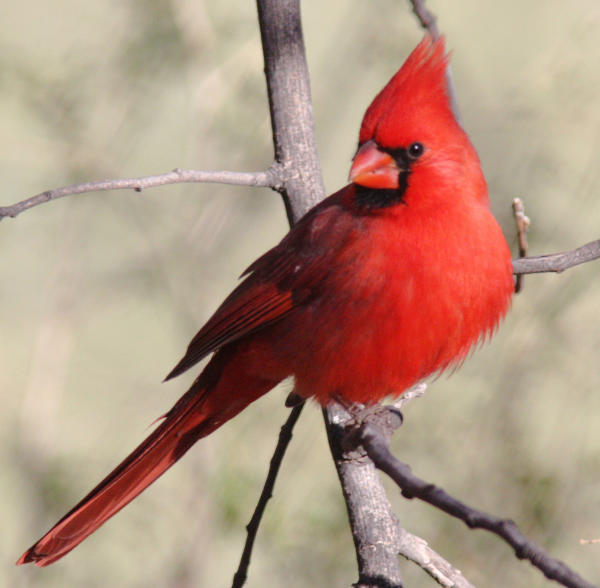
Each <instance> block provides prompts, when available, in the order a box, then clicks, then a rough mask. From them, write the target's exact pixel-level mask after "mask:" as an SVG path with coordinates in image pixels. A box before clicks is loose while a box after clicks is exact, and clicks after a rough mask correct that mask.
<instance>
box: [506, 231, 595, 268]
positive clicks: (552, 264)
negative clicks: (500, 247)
mask: <svg viewBox="0 0 600 588" xmlns="http://www.w3.org/2000/svg"><path fill="white" fill-rule="evenodd" d="M599 258H600V239H598V240H597V241H591V242H590V243H586V244H585V245H582V246H581V247H578V248H577V249H573V250H572V251H564V252H562V253H551V254H549V255H540V256H539V257H521V258H519V259H513V262H512V263H513V271H514V273H515V274H538V273H544V272H555V273H560V272H563V271H565V270H566V269H569V268H571V267H574V266H576V265H580V264H582V263H587V262H588V261H593V260H594V259H599Z"/></svg>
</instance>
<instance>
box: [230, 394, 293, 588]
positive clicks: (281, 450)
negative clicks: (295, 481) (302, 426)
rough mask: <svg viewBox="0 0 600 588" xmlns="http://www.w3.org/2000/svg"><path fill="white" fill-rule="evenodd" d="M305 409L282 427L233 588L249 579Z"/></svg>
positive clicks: (249, 526)
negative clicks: (260, 530) (254, 552)
mask: <svg viewBox="0 0 600 588" xmlns="http://www.w3.org/2000/svg"><path fill="white" fill-rule="evenodd" d="M303 408H304V403H302V404H297V405H296V406H295V407H294V408H293V409H292V410H291V411H290V414H289V416H288V418H287V420H286V421H285V423H284V424H283V426H282V427H281V431H280V432H279V439H278V441H277V446H276V447H275V451H274V452H273V457H271V462H270V465H269V472H268V474H267V478H266V480H265V484H264V486H263V489H262V492H261V493H260V498H259V499H258V503H257V504H256V508H255V510H254V514H253V515H252V518H251V519H250V522H249V523H248V525H247V526H246V530H247V531H248V535H247V537H246V543H245V544H244V551H243V552H242V557H241V558H240V563H239V565H238V569H237V572H236V573H235V575H234V576H233V582H232V584H231V588H241V587H242V586H243V585H244V584H245V583H246V578H247V577H248V566H249V565H250V556H251V555H252V548H253V546H254V540H255V539H256V534H257V532H258V528H259V526H260V521H261V519H262V516H263V514H264V512H265V508H266V506H267V502H268V501H269V499H270V498H271V497H272V496H273V488H274V486H275V480H276V479H277V474H278V472H279V467H280V466H281V462H282V461H283V458H284V456H285V452H286V450H287V448H288V445H289V444H290V441H291V440H292V431H293V430H294V425H295V424H296V421H297V420H298V418H299V417H300V413H301V412H302V409H303Z"/></svg>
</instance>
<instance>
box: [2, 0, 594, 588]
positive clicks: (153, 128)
mask: <svg viewBox="0 0 600 588" xmlns="http://www.w3.org/2000/svg"><path fill="white" fill-rule="evenodd" d="M430 7H431V9H432V10H433V11H434V12H435V13H436V14H437V15H438V17H439V23H440V27H441V29H442V30H443V31H444V33H445V34H446V35H447V39H448V46H449V48H450V49H451V50H452V51H453V61H452V65H453V72H454V77H455V81H456V84H457V87H458V96H459V100H460V104H461V108H462V113H463V118H464V125H465V127H466V128H467V130H468V131H469V133H470V135H471V137H472V140H473V142H474V143H475V145H476V147H477V149H478V151H479V153H480V156H481V159H482V163H483V166H484V170H485V172H486V176H487V178H488V181H489V184H490V192H491V195H492V200H493V208H494V212H495V213H496V215H497V217H498V218H499V220H500V221H501V223H502V226H503V228H504V231H505V234H506V235H507V238H508V240H509V243H510V244H511V246H512V247H513V250H514V246H515V238H514V234H515V231H514V227H513V223H512V219H511V213H510V202H511V199H512V198H513V197H515V196H520V197H522V198H523V199H524V200H525V203H526V207H527V213H528V214H529V215H530V216H531V218H532V230H531V235H530V241H531V254H542V253H549V252H554V251H559V250H565V249H570V248H573V247H575V246H578V245H580V244H582V243H584V242H587V241H590V240H593V239H597V238H598V237H600V200H599V198H598V193H599V191H600V166H599V161H600V155H599V147H600V134H599V133H600V106H599V105H600V68H599V66H598V64H599V63H600V41H599V40H598V39H599V34H600V3H598V2H597V0H580V1H578V2H571V3H567V2H562V1H559V0H537V1H530V2H527V3H523V2H518V1H517V0H506V1H505V2H491V1H488V2H481V1H478V0H455V1H454V2H449V1H444V0H438V1H434V0H431V2H430ZM2 11H3V16H2V24H1V25H0V133H1V135H2V137H3V139H2V141H1V142H0V174H1V177H2V194H1V196H0V204H9V203H12V202H14V201H17V200H20V199H23V198H25V197H27V196H30V195H32V194H35V193H38V192H40V191H43V190H45V189H48V188H52V187H56V186H62V185H66V184H70V183H74V182H78V181H83V180H90V179H103V178H108V177H131V176H140V175H146V174H154V173H159V172H164V171H168V170H170V169H172V168H174V167H190V168H198V169H224V168H225V169H233V170H255V169H262V168H265V167H266V166H268V165H269V163H270V159H271V156H272V147H271V138H270V126H269V120H268V108H267V102H266V97H265V90H264V80H263V74H262V55H261V49H260V44H259V36H258V30H257V25H256V15H255V7H254V4H253V3H252V2H241V1H240V0H235V1H234V0H219V1H216V0H206V1H198V0H195V1H194V0H141V1H138V2H132V1H125V2H123V1H119V2H117V1H116V0H111V1H105V2H97V3H93V2H77V1H75V0H56V1H55V2H52V3H49V2H41V1H39V0H38V1H36V0H31V1H29V2H23V3H4V6H3V10H2ZM303 12H304V26H305V37H306V43H307V50H308V58H309V65H310V69H311V73H312V89H313V97H314V104H315V116H316V123H317V133H318V142H319V150H320V155H321V158H322V163H323V170H324V178H325V183H326V186H327V190H328V191H329V192H332V191H334V190H335V189H337V188H339V187H341V186H342V185H343V184H344V183H345V178H346V174H347V170H348V165H349V161H350V158H351V156H352V155H353V151H354V148H355V144H356V137H357V132H358V126H359V123H360V120H361V117H362V114H363V112H364V109H365V107H366V106H367V105H368V103H369V101H370V100H371V98H372V97H373V96H374V95H375V93H376V92H377V91H378V90H379V89H380V88H381V87H382V86H383V85H384V84H385V82H387V80H388V79H389V77H390V76H391V74H392V73H393V72H394V71H395V70H396V69H397V67H398V66H399V65H400V64H401V63H402V62H403V60H404V59H405V57H406V56H407V55H408V53H409V51H410V50H411V48H412V47H413V46H414V45H415V44H416V43H417V42H418V40H419V39H420V38H421V35H422V33H421V31H420V30H419V28H418V26H417V24H416V22H415V20H414V18H413V16H412V15H411V13H410V10H409V7H408V4H407V3H405V2H402V1H392V0H373V1H368V2H365V1H364V0H345V1H342V0H332V1H330V2H314V1H311V0H307V1H306V2H304V4H303ZM285 231H286V220H285V215H284V210H283V207H282V205H281V202H280V200H279V197H278V196H277V195H276V194H275V193H272V192H269V191H267V190H258V189H247V188H234V187H226V186H210V185H187V186H184V185H181V186H172V187H164V188H161V189H154V190H149V191H146V192H144V193H142V194H137V193H134V192H121V193H96V194H88V195H82V196H74V197H70V198H67V199H64V200H61V201H57V202H54V203H51V204H47V205H44V206H40V207H38V208H36V209H33V210H31V211H28V212H26V213H24V214H23V215H22V216H20V217H19V218H18V219H16V220H11V219H8V220H6V221H4V222H2V223H1V224H0V248H1V255H0V275H1V276H2V286H1V288H0V333H1V337H0V362H1V363H0V389H1V393H2V403H3V410H2V412H1V414H0V425H1V426H0V459H1V461H2V466H1V468H0V505H1V507H0V527H1V528H2V533H1V534H0V584H1V583H2V581H4V582H5V585H6V586H31V587H34V586H35V587H38V586H44V587H65V586H68V587H70V586H86V587H95V586H109V585H110V586H126V587H137V586H139V587H142V586H144V587H145V586H161V587H163V586H164V587H172V588H175V587H177V588H184V587H191V586H195V587H197V586H228V585H229V583H230V581H231V577H232V575H233V572H234V570H235V567H236V565H237V561H238V558H239V555H240V552H241V547H242V543H243V540H244V537H245V529H244V525H245V524H246V522H247V521H248V519H249V517H250V515H251V512H252V509H253V506H254V504H255V501H256V498H257V496H258V494H259V491H260V488H261V485H262V481H263V478H264V475H265V471H266V468H267V462H268V459H269V457H270V454H271V451H272V448H273V446H274V444H275V440H276V435H277V433H278V429H279V426H280V424H281V423H282V421H283V419H284V418H285V416H286V414H287V410H286V409H285V408H283V405H282V404H283V399H284V397H285V390H283V391H282V390H279V391H275V392H274V393H272V394H270V395H269V396H268V397H266V398H264V399H262V400H261V401H259V402H257V403H256V404H255V405H253V406H252V407H250V408H249V409H248V410H246V411H245V412H244V413H243V414H242V415H241V416H240V417H238V418H237V419H235V420H234V421H233V422H232V423H230V424H228V425H227V426H225V427H224V428H223V429H222V430H220V431H219V432H217V433H216V434H214V435H213V436H212V437H210V438H209V439H207V440H205V441H203V442H202V443H200V444H198V446H196V447H195V448H194V449H193V450H192V451H191V452H190V453H189V454H188V455H187V456H186V457H185V459H183V460H182V462H180V463H179V464H178V465H177V466H176V467H175V468H173V469H172V470H171V471H170V472H169V473H168V474H167V475H165V476H164V477H163V478H162V479H161V480H160V481H159V482H158V483H157V484H155V485H154V486H153V487H152V488H151V489H150V490H149V491H147V492H146V493H144V494H143V496H141V497H140V498H138V499H137V500H136V501H135V502H134V503H133V504H132V505H130V506H129V507H128V508H127V509H125V510H124V511H123V512H122V513H120V514H119V515H118V516H117V517H116V518H115V519H113V520H112V521H111V522H110V523H109V524H107V525H106V526H105V527H103V528H102V529H101V530H100V531H99V532H97V533H96V534H95V535H94V536H93V537H91V538H90V539H88V540H87V541H85V542H84V543H83V544H82V545H81V546H80V547H78V548H77V550H76V551H75V552H73V553H71V554H70V555H69V556H68V557H66V558H65V559H64V560H62V561H60V562H59V563H58V564H56V565H54V566H52V567H50V568H47V569H42V570H40V569H37V568H35V567H33V566H27V567H21V568H15V566H14V561H15V560H16V559H17V557H18V556H19V555H20V554H21V553H22V551H23V550H24V549H25V548H27V547H28V546H29V545H31V543H32V542H33V541H34V540H35V539H37V538H38V537H39V536H40V535H41V534H42V533H43V532H44V531H46V530H47V529H48V527H49V526H50V525H51V524H52V523H54V522H55V521H56V520H57V519H58V518H59V517H60V516H62V515H63V514H64V513H65V512H66V510H67V509H68V508H70V507H71V506H72V505H73V504H74V503H75V502H76V501H77V500H78V499H79V498H81V496H82V495H83V494H84V493H86V492H87V491H88V490H89V489H90V488H91V487H92V486H93V485H94V484H96V482H98V481H99V480H100V479H101V478H102V477H103V476H104V475H105V474H106V473H108V471H109V470H110V469H112V467H113V466H115V465H116V464H117V463H118V462H119V461H120V460H121V458H122V457H124V456H125V455H126V454H127V453H129V451H130V450H131V449H133V447H134V446H135V445H136V444H137V443H138V442H139V441H140V440H141V439H142V438H143V437H144V436H145V434H147V431H148V429H147V427H148V425H149V424H150V423H151V422H152V421H153V420H154V419H155V418H156V417H157V416H158V415H160V414H162V413H164V412H165V410H167V409H168V408H169V407H170V406H171V405H172V403H173V402H174V401H175V400H176V399H177V398H178V397H179V395H180V394H181V393H182V392H183V391H184V390H185V389H186V385H187V384H188V383H189V382H190V381H191V379H192V378H193V375H194V374H186V376H185V377H182V378H179V379H177V380H175V381H174V382H170V383H169V384H164V385H161V384H160V381H161V379H162V378H163V377H164V375H165V374H166V373H167V372H168V371H169V370H170V369H171V368H172V367H173V365H174V364H175V362H176V361H177V360H178V359H179V357H180V356H181V354H182V352H183V351H184V349H185V347H186V345H187V343H188V340H189V339H190V337H191V336H192V335H193V334H194V333H195V332H196V330H197V328H198V327H199V326H200V325H201V324H202V323H203V321H204V320H205V319H206V318H207V317H208V316H209V315H210V314H211V312H212V311H213V310H214V309H215V307H216V306H217V305H218V303H219V302H220V301H221V300H222V298H223V297H224V296H225V295H226V294H227V293H228V292H229V290H230V289H231V288H232V287H233V286H234V284H235V283H236V276H238V275H239V274H240V273H241V271H242V270H243V269H244V268H245V267H246V266H247V265H248V264H249V263H250V262H251V261H252V260H253V259H254V258H255V257H256V256H257V255H258V254H259V253H261V252H263V251H264V250H265V249H266V248H268V247H270V246H271V245H273V244H275V243H276V242H277V241H278V240H279V239H280V238H281V236H282V235H283V234H284V233H285ZM599 273H600V265H599V264H598V263H596V264H589V265H586V266H583V267H579V268H576V269H572V270H570V271H568V272H567V273H565V274H563V275H561V276H554V275H541V276H530V277H527V278H526V280H525V290H524V292H523V293H522V294H521V295H519V296H518V297H517V298H516V300H515V303H514V307H513V310H512V312H511V314H510V316H509V317H508V319H507V320H506V321H505V323H504V324H503V326H502V328H501V330H500V332H499V334H498V335H497V336H496V337H495V339H494V340H493V342H492V343H491V344H490V345H487V346H485V347H484V348H482V349H481V350H478V351H477V353H476V354H475V355H474V356H473V357H472V358H471V359H469V361H468V362H467V363H466V364H465V366H464V367H463V368H462V369H461V370H460V371H459V372H458V373H457V374H455V375H453V376H452V378H446V377H442V378H440V379H438V380H437V381H435V382H434V383H433V385H431V387H430V389H429V391H428V393H427V395H426V397H425V398H424V399H421V400H418V401H415V402H413V403H412V405H410V406H409V407H408V408H407V409H406V411H405V417H406V420H405V425H404V427H403V428H402V429H401V430H400V431H399V432H398V433H397V434H396V436H395V439H394V446H395V451H396V453H397V455H398V456H399V457H400V458H401V459H403V460H404V461H407V462H409V463H410V464H411V465H412V466H413V468H414V470H415V472H416V473H418V474H419V475H421V476H423V477H425V478H426V479H429V480H432V481H435V482H436V483H438V484H440V485H442V486H443V487H445V488H446V489H447V490H448V491H450V492H451V493H453V494H455V495H456V496H458V497H460V498H462V499H463V500H464V501H466V502H468V503H470V504H473V505H476V506H478V507H480V508H483V509H485V510H488V511H491V512H493V513H496V514H499V515H502V516H508V517H511V518H513V519H515V520H516V521H517V522H518V523H519V525H520V526H521V528H522V529H523V531H524V532H525V533H527V534H528V535H529V536H530V537H531V538H533V539H534V540H536V541H537V542H539V543H541V544H542V545H544V546H546V547H547V548H548V549H549V550H550V551H551V552H552V553H553V554H554V555H555V556H557V557H559V558H561V559H564V560H565V561H566V562H568V563H569V564H571V565H572V566H573V567H574V568H576V569H577V570H578V571H579V572H580V573H582V574H583V575H584V576H585V577H587V578H588V579H589V580H595V581H596V582H598V581H600V545H599V544H596V545H583V546H582V545H580V544H579V539H580V538H598V537H600V371H599V369H598V353H599V350H600V312H599V311H600V277H599ZM390 497H391V499H392V501H393V503H394V507H395V510H396V512H397V513H398V516H399V518H400V519H401V521H403V523H404V524H405V526H406V528H407V529H408V530H409V531H411V532H413V533H416V534H418V535H420V536H422V537H424V538H425V539H427V541H428V542H429V543H430V544H431V546H432V547H433V548H434V549H436V550H438V551H439V552H440V553H441V554H442V555H443V556H445V557H446V558H448V559H449V560H450V561H452V562H453V563H454V564H455V565H456V566H457V567H458V568H460V569H461V570H463V572H464V573H465V574H466V575H467V577H468V578H469V579H470V580H471V581H472V582H474V583H475V584H477V585H479V586H486V587H490V586H492V587H505V586H514V587H536V586H546V585H548V582H545V581H544V580H543V579H542V578H541V577H540V574H539V573H538V572H536V571H535V570H533V569H532V568H531V566H530V565H529V564H527V563H523V562H519V561H517V560H515V558H514V557H513V556H512V554H511V552H510V550H509V549H508V548H507V547H506V546H505V545H504V544H502V543H501V542H500V541H498V540H496V539H495V538H493V537H490V536H488V535H487V534H485V533H483V532H471V531H469V530H468V529H467V528H466V527H465V526H464V525H463V524H462V523H459V522H456V521H454V520H451V519H449V518H448V517H447V516H446V515H444V514H441V513H439V512H437V511H435V510H434V509H432V508H430V507H429V506H427V505H423V504H419V503H417V502H408V501H406V500H404V499H402V498H400V497H399V496H398V493H397V491H396V490H395V489H394V488H393V487H392V486H391V485H390ZM403 569H404V572H405V576H406V581H407V585H408V586H433V585H434V584H433V582H432V581H431V580H430V579H429V578H428V577H427V576H425V575H424V574H423V573H422V572H421V571H420V570H419V569H417V568H415V567H414V566H413V565H412V564H409V563H403ZM2 578H3V579H4V580H2ZM355 580H356V572H355V563H354V555H353V549H352V541H351V538H350V535H349V533H348V529H347V522H346V518H345V509H344V504H343V502H342V499H341V495H340V491H339V487H338V483H337V478H336V476H335V472H334V469H333V466H332V464H331V460H330V458H329V453H328V447H327V444H326V440H325V435H324V432H323V425H322V421H321V416H320V412H319V411H318V410H317V409H316V407H315V406H314V405H313V406H310V407H309V408H308V410H306V411H305V414H304V416H303V418H302V421H301V423H300V425H299V426H298V428H297V430H296V433H295V438H294V441H293V444H292V447H291V450H290V454H289V456H288V458H287V459H286V461H285V463H284V465H283V468H282V472H281V475H280V478H279V480H278V484H277V487H276V492H275V497H274V499H273V501H272V502H271V504H270V506H269V508H268V512H267V516H266V519H265V521H264V524H263V526H262V529H261V533H260V535H259V537H258V543H257V546H256V549H255V552H254V556H253V561H252V567H251V571H250V579H249V582H248V586H250V587H252V586H284V585H285V586H286V587H287V588H296V587H298V588H299V587H305V586H349V585H350V584H351V583H352V582H353V581H355Z"/></svg>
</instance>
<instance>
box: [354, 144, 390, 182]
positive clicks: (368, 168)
mask: <svg viewBox="0 0 600 588" xmlns="http://www.w3.org/2000/svg"><path fill="white" fill-rule="evenodd" d="M400 171H401V170H400V168H399V167H398V164H397V163H396V162H395V161H394V158H393V157H392V156H391V155H390V154H389V153H386V152H385V151H381V149H379V147H378V146H377V143H375V141H372V140H371V141H367V142H366V143H364V144H363V145H362V146H361V147H360V149H359V150H358V151H357V152H356V155H355V156H354V159H353V160H352V167H351V168H350V175H349V180H350V181H351V182H354V183H355V184H359V185H361V186H365V187H366V188H387V189H395V188H398V187H399V184H398V175H399V174H400Z"/></svg>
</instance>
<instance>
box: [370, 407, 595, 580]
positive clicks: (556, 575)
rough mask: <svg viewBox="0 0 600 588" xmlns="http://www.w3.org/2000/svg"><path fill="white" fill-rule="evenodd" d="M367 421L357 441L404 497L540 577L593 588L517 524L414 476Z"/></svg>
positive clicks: (384, 435) (383, 434)
mask: <svg viewBox="0 0 600 588" xmlns="http://www.w3.org/2000/svg"><path fill="white" fill-rule="evenodd" d="M376 423H377V424H374V422H373V421H372V420H371V419H369V418H367V419H365V421H364V422H363V424H362V426H361V428H360V430H359V440H360V442H361V444H362V446H363V447H364V449H365V451H366V452H367V455H368V456H369V458H370V459H371V460H372V461H373V463H374V464H375V466H376V467H377V468H379V469H380V470H381V471H383V472H385V473H386V474H387V475H388V476H390V478H392V480H394V482H396V484H398V486H399V487H400V489H401V491H402V495H403V496H405V497H406V498H419V499H420V500H423V501H425V502H428V503H429V504H432V505H433V506H435V507H437V508H439V509H440V510H443V511H444V512H446V513H448V514H450V515H452V516H453V517H456V518H458V519H460V520H462V521H463V522H464V523H465V524H466V525H467V526H469V527H470V528H471V529H485V530H487V531H490V532H492V533H494V534H496V535H498V536H499V537H501V538H502V539H504V541H506V543H508V544H509V545H510V546H511V547H512V548H513V549H514V551H515V554H516V556H517V557H518V558H519V559H528V560H529V561H530V562H531V563H532V564H533V565H534V566H535V567H537V568H538V569H540V570H541V571H542V572H543V573H544V575H545V576H546V577H547V578H549V579H551V580H555V581H557V582H559V583H560V584H562V585H563V586H567V587H569V588H594V586H593V585H592V584H590V583H589V582H587V581H586V580H584V579H583V578H581V577H580V576H579V575H578V574H577V573H576V572H574V571H573V570H571V569H570V568H569V567H568V566H567V565H566V564H564V563H563V562H561V561H559V560H557V559H554V558H552V557H550V555H548V553H546V551H545V550H544V549H543V548H542V547H540V546H539V545H537V544H535V543H534V542H533V541H530V540H529V539H527V538H526V537H525V536H524V535H523V534H522V533H521V531H520V530H519V528H518V527H517V525H516V524H515V523H514V522H513V521H511V520H508V519H500V518H498V517H495V516H492V515H489V514H487V513H484V512H482V511H479V510H476V509H474V508H472V507H470V506H468V505H466V504H464V503H463V502H460V501H459V500H456V499H455V498H453V497H452V496H450V495H449V494H448V493H447V492H445V491H444V490H443V489H442V488H439V487H437V486H435V485H434V484H431V483H428V482H425V481H424V480H422V479H420V478H419V477H417V476H415V475H414V474H413V473H412V471H411V469H410V466H408V465H407V464H405V463H402V462H401V461H399V460H398V459H396V457H394V455H393V454H392V453H391V452H390V448H389V433H388V431H387V430H385V429H384V427H381V426H379V422H377V421H376Z"/></svg>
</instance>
